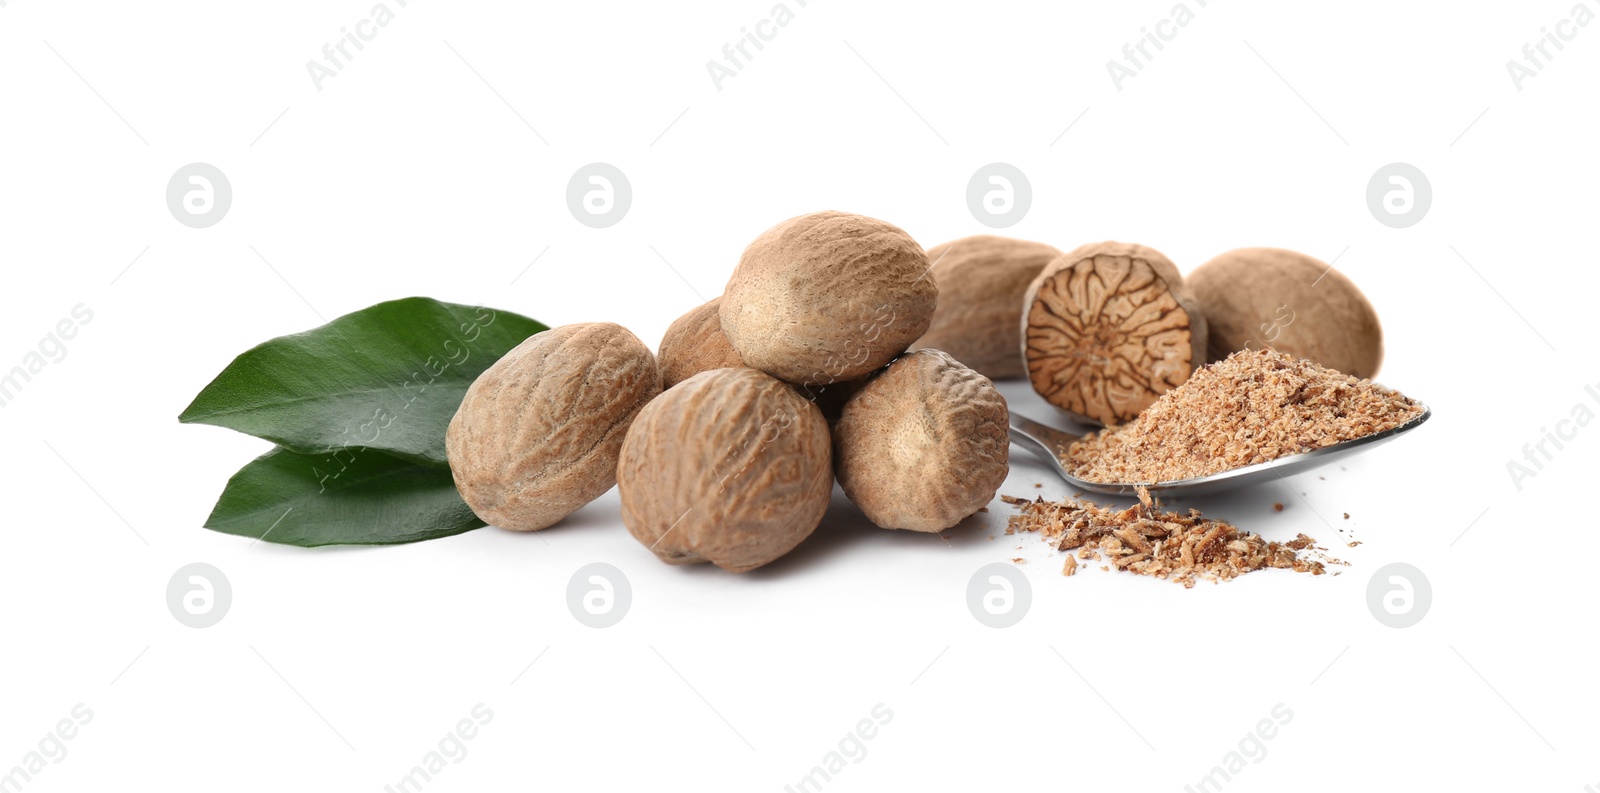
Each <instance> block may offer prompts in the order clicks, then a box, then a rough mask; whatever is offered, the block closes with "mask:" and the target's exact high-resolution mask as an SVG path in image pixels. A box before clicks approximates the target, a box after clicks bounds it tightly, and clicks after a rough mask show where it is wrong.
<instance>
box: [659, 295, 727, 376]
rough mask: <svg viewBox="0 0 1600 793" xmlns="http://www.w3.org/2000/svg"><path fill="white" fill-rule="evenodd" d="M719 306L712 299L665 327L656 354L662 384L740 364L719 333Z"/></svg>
mask: <svg viewBox="0 0 1600 793" xmlns="http://www.w3.org/2000/svg"><path fill="white" fill-rule="evenodd" d="M721 308H722V298H721V297H717V298H713V299H712V300H711V301H710V302H707V303H704V304H702V305H701V306H700V307H698V308H696V309H694V310H693V311H690V312H689V313H687V314H684V315H683V316H681V317H678V319H677V320H675V321H674V322H673V323H672V325H670V326H669V327H668V328H667V333H666V335H665V336H662V337H661V351H660V353H659V354H658V355H657V360H658V361H659V363H660V365H661V385H662V386H663V387H665V388H671V387H673V386H675V385H677V384H679V383H681V382H683V381H685V380H688V379H689V378H691V377H693V376H695V375H697V374H699V373H701V372H709V371H711V370H712V369H723V368H726V367H729V366H744V362H743V361H740V360H739V354H738V353H736V352H734V351H733V345H731V344H729V343H728V337H727V336H724V335H723V334H722V318H721V316H719V313H718V312H719V311H720V310H721Z"/></svg>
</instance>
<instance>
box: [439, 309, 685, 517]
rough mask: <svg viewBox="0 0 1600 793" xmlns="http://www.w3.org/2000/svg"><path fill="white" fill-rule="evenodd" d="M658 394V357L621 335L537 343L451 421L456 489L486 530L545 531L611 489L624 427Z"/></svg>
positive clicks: (478, 389)
mask: <svg viewBox="0 0 1600 793" xmlns="http://www.w3.org/2000/svg"><path fill="white" fill-rule="evenodd" d="M659 393H661V374H660V373H659V372H658V371H657V370H656V359H655V356H654V355H651V354H650V349H649V348H648V347H646V346H644V343H643V342H640V341H639V340H638V339H637V338H635V337H634V335H633V334H632V333H629V332H628V330H627V329H626V328H623V327H622V326H620V325H613V324H611V323H609V322H590V323H580V324H576V325H563V326H561V327H559V328H552V329H550V330H547V331H544V332H543V333H538V334H535V335H534V336H531V337H529V338H528V340H527V341H524V342H523V343H521V344H519V345H517V346H516V347H515V348H513V349H512V350H511V351H510V352H508V353H506V354H505V356H504V357H502V358H501V359H500V360H499V361H496V362H495V363H494V365H492V366H490V367H489V368H488V369H486V370H484V372H483V374H481V375H479V376H478V379H477V380H475V381H473V383H472V385H471V387H469V388H468V389H467V395H466V397H465V398H464V399H462V400H461V407H460V408H459V409H458V410H457V411H456V415H455V417H454V418H453V419H451V420H450V429H449V430H448V431H447V433H446V434H445V452H446V455H447V457H448V458H449V461H450V473H451V474H452V475H453V476H454V477H455V482H456V489H457V490H460V491H461V497H462V498H463V499H465V500H466V502H467V505H468V506H470V507H472V511H473V513H474V514H476V515H477V516H478V517H480V518H482V519H483V520H484V521H486V522H488V523H490V524H492V525H495V526H499V527H500V528H503V529H512V530H514V531H534V530H537V529H543V528H545V527H547V526H551V525H553V524H555V523H556V522H557V521H559V520H561V519H562V518H564V517H566V516H567V515H569V514H571V513H572V512H573V511H574V510H576V509H577V508H579V507H581V506H583V505H584V504H587V503H589V502H590V501H593V500H595V499H596V498H599V497H600V495H601V494H602V493H604V492H606V491H607V490H610V489H611V486H612V485H614V484H616V481H617V480H616V471H617V457H618V455H619V454H620V453H621V449H622V441H623V438H624V437H625V436H626V434H627V432H628V426H629V425H630V424H631V423H632V422H633V420H634V416H635V415H637V414H638V412H639V410H640V409H641V408H643V407H644V406H645V403H647V402H649V401H650V400H651V399H653V398H655V396H656V395H657V394H659Z"/></svg>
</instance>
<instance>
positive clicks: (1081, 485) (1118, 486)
mask: <svg viewBox="0 0 1600 793" xmlns="http://www.w3.org/2000/svg"><path fill="white" fill-rule="evenodd" d="M1432 415H1433V411H1432V410H1430V409H1428V407H1427V406H1423V408H1422V413H1420V414H1418V415H1417V417H1416V418H1413V419H1411V420H1410V421H1408V422H1406V423H1404V424H1401V425H1400V426H1398V427H1394V428H1393V429H1388V430H1384V431H1383V432H1375V433H1373V434H1371V435H1366V436H1363V437H1360V438H1355V439H1353V440H1348V441H1341V442H1339V443H1335V444H1333V445H1332V446H1324V447H1322V448H1320V449H1312V450H1311V451H1309V452H1301V453H1299V454H1289V455H1284V456H1283V457H1279V458H1277V459H1275V460H1268V461H1266V462H1264V463H1256V464H1255V465H1247V466H1244V467H1242V468H1234V469H1230V470H1227V471H1222V472H1220V473H1215V474H1210V475H1208V476H1199V477H1194V478H1192V479H1177V480H1173V481H1171V482H1145V483H1139V482H1090V481H1088V480H1085V479H1079V478H1078V477H1076V476H1073V475H1072V473H1071V471H1070V469H1068V467H1067V462H1066V460H1064V459H1062V455H1063V454H1064V453H1065V450H1066V449H1067V448H1068V447H1070V446H1071V445H1072V443H1073V442H1074V441H1076V440H1078V439H1079V438H1081V437H1082V436H1081V435H1074V434H1072V433H1070V432H1065V431H1062V430H1058V429H1056V428H1055V427H1051V426H1047V425H1045V424H1040V423H1039V422H1037V421H1034V420H1033V419H1030V418H1026V417H1024V416H1019V415H1017V414H1016V413H1012V414H1011V442H1012V443H1015V444H1017V445H1018V446H1022V447H1024V448H1026V449H1028V450H1029V451H1032V452H1033V453H1034V454H1037V455H1039V456H1040V457H1043V458H1044V459H1045V460H1046V461H1047V462H1049V463H1050V464H1051V465H1050V467H1051V468H1052V469H1054V470H1055V472H1056V473H1057V474H1059V475H1060V476H1061V478H1062V479H1065V480H1067V484H1070V485H1072V486H1073V487H1076V488H1078V489H1080V490H1083V491H1086V492H1089V493H1104V494H1106V495H1112V496H1131V495H1135V494H1136V493H1137V490H1138V488H1139V487H1140V486H1141V485H1142V486H1143V487H1145V488H1148V489H1149V491H1150V494H1151V495H1166V496H1202V495H1207V494H1210V493H1220V492H1222V491H1224V490H1232V489H1234V488H1238V487H1248V486H1250V485H1255V484H1260V483H1262V482H1270V481H1272V480H1273V479H1285V478H1288V477H1291V476H1294V475H1295V474H1301V473H1305V472H1306V471H1310V470H1311V469H1313V468H1320V467H1322V466H1324V465H1328V464H1330V463H1333V462H1337V461H1339V460H1343V459H1345V458H1347V457H1349V456H1351V455H1353V454H1359V453H1361V452H1364V451H1367V450H1368V449H1375V448H1377V447H1379V446H1381V445H1383V444H1385V443H1388V442H1389V441H1392V440H1394V439H1395V438H1398V437H1400V436H1401V435H1404V434H1405V433H1407V432H1410V431H1411V430H1414V429H1416V428H1417V427H1419V426H1422V422H1424V421H1427V420H1428V418H1429V417H1430V416H1432Z"/></svg>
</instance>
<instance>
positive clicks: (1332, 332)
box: [1188, 248, 1383, 378]
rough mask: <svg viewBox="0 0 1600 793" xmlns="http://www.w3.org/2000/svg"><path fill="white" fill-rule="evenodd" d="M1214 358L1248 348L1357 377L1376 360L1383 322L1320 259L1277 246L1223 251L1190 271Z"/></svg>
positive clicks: (1372, 369) (1369, 373)
mask: <svg viewBox="0 0 1600 793" xmlns="http://www.w3.org/2000/svg"><path fill="white" fill-rule="evenodd" d="M1188 284H1189V288H1191V289H1193V290H1194V295H1195V297H1196V298H1197V299H1198V300H1199V301H1200V310H1201V311H1202V312H1203V313H1204V314H1205V316H1206V322H1207V323H1209V326H1210V329H1211V331H1210V334H1211V335H1210V341H1209V342H1208V345H1207V349H1208V352H1207V354H1208V355H1209V356H1210V359H1211V360H1213V361H1220V360H1222V359H1223V358H1226V357H1228V354H1229V353H1232V352H1234V351H1236V350H1242V349H1245V348H1247V347H1252V348H1255V349H1261V348H1263V347H1271V348H1273V349H1275V350H1278V351H1280V352H1284V353H1288V354H1289V355H1293V356H1295V357H1298V358H1305V359H1308V360H1310V361H1312V362H1313V363H1316V364H1319V365H1321V366H1325V367H1327V368H1329V369H1336V370H1338V371H1340V372H1344V373H1345V374H1348V375H1353V376H1355V377H1361V378H1372V377H1375V376H1377V374H1378V369H1379V367H1381V366H1382V365H1383V326H1382V325H1381V324H1379V322H1378V312H1377V311H1376V310H1374V309H1373V307H1372V303H1370V302H1368V301H1367V297H1366V295H1364V294H1362V293H1361V290H1360V289H1359V288H1358V287H1357V286H1356V285H1355V283H1354V282H1352V281H1351V280H1350V279H1349V278H1346V277H1345V275H1344V274H1343V273H1341V272H1339V271H1338V270H1334V269H1332V268H1331V267H1329V265H1328V264H1327V263H1326V262H1323V261H1320V260H1318V259H1315V258H1313V257H1310V256H1307V255H1305V254H1303V253H1296V252H1294V251H1288V250H1282V249H1279V248H1240V249H1238V250H1232V251H1228V252H1227V253H1224V254H1222V255H1220V256H1218V257H1216V258H1214V259H1212V260H1211V261H1209V262H1206V263H1205V264H1202V265H1200V266H1199V267H1197V268H1195V271H1194V272H1193V273H1190V274H1189V278H1188Z"/></svg>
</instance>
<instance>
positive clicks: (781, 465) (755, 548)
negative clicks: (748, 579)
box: [617, 368, 833, 573]
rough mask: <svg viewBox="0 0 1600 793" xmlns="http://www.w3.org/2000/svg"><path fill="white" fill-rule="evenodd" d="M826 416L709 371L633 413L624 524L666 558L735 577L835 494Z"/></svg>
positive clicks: (760, 384) (744, 373)
mask: <svg viewBox="0 0 1600 793" xmlns="http://www.w3.org/2000/svg"><path fill="white" fill-rule="evenodd" d="M829 461H830V449H829V446H828V423H827V422H826V421H824V420H823V418H822V414H821V413H820V412H819V411H818V410H817V408H816V406H815V405H813V404H811V403H810V402H807V401H806V400H805V399H804V398H802V397H801V396H800V395H799V394H796V393H795V391H794V389H793V388H792V387H790V386H789V385H788V384H786V383H782V382H779V381H778V380H775V379H773V378H772V377H770V376H768V375H766V374H763V373H761V372H758V371H756V370H754V369H743V368H738V369H714V370H712V371H709V372H701V373H700V374H697V375H695V376H693V377H691V378H689V379H688V380H685V381H683V382H682V383H679V384H678V385H676V386H674V387H672V388H671V389H670V390H668V391H667V392H666V393H665V394H662V395H661V396H660V397H659V398H657V399H656V400H655V401H654V402H651V403H650V404H649V405H646V406H645V409H644V410H642V411H640V412H639V417H638V419H636V420H635V421H634V422H633V427H632V428H630V429H629V430H628V437H627V439H626V440H625V441H624V442H623V444H622V459H621V462H620V463H619V464H618V465H617V485H618V491H619V493H620V494H621V496H622V522H623V523H624V524H625V525H626V526H627V527H628V531H629V532H630V533H631V534H633V536H634V538H635V539H637V540H638V541H639V542H641V543H643V544H644V545H645V546H646V547H648V548H649V549H650V550H651V551H653V552H654V553H655V555H656V556H657V557H660V559H661V560H662V561H664V562H667V563H669V564H690V563H696V562H711V563H712V564H715V565H716V566H718V567H721V568H722V569H724V570H729V571H732V572H735V573H742V572H745V571H747V570H753V569H755V568H757V567H760V566H762V565H764V564H766V563H768V562H770V561H772V560H774V559H777V558H778V557H780V556H783V555H784V554H786V553H788V552H789V551H790V550H791V549H793V548H794V547H795V546H796V545H798V544H800V541H801V540H804V539H805V538H806V537H808V536H810V534H811V532H812V531H813V530H815V529H816V528H817V524H818V523H820V522H821V521H822V514H823V513H824V512H825V511H827V509H828V499H829V497H830V496H831V495H832V492H833V474H832V471H831V468H830V464H829Z"/></svg>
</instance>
